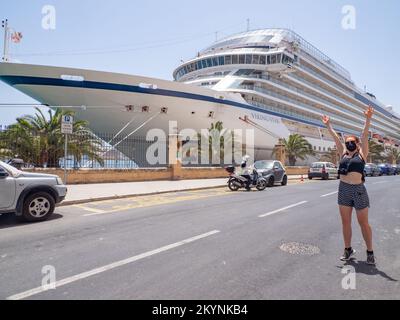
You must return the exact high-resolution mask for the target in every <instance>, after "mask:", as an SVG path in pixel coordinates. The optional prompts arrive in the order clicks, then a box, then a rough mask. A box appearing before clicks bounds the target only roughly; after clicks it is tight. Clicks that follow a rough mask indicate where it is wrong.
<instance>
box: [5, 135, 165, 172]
mask: <svg viewBox="0 0 400 320" xmlns="http://www.w3.org/2000/svg"><path fill="white" fill-rule="evenodd" d="M67 141H68V148H67V150H68V152H67V157H66V158H65V156H64V146H65V136H64V135H62V134H60V133H56V134H23V133H20V134H13V133H11V132H7V131H3V132H0V158H1V159H3V160H7V159H12V158H21V159H23V160H24V162H25V163H26V166H28V167H32V166H33V167H48V168H58V167H64V166H65V165H66V166H67V168H74V169H79V168H105V169H128V168H129V169H132V168H139V167H165V166H167V163H168V149H167V146H168V144H167V141H148V140H147V139H146V138H144V137H128V138H126V137H122V136H119V137H118V136H115V135H113V134H109V133H99V134H94V133H92V132H89V131H82V132H77V133H73V134H69V135H68V139H67ZM155 143H157V145H159V146H161V148H160V149H161V151H160V153H162V154H160V155H159V154H158V150H157V148H156V147H154V144H155ZM151 146H153V148H150V147H151ZM153 149H154V152H153V153H152V154H153V156H152V157H148V156H147V152H148V150H150V151H151V150H153ZM149 158H150V161H148V160H149ZM157 160H159V161H158V162H157Z"/></svg>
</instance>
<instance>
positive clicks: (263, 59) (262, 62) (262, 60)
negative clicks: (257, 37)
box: [260, 56, 266, 64]
mask: <svg viewBox="0 0 400 320" xmlns="http://www.w3.org/2000/svg"><path fill="white" fill-rule="evenodd" d="M265 58H266V57H265V56H260V64H265V60H266V59H265Z"/></svg>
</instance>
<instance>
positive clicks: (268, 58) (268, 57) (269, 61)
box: [267, 56, 271, 64]
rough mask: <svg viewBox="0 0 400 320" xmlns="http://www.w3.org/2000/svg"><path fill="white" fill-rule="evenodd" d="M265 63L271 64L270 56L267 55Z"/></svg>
mask: <svg viewBox="0 0 400 320" xmlns="http://www.w3.org/2000/svg"><path fill="white" fill-rule="evenodd" d="M267 64H271V56H267Z"/></svg>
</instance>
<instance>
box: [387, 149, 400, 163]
mask: <svg viewBox="0 0 400 320" xmlns="http://www.w3.org/2000/svg"><path fill="white" fill-rule="evenodd" d="M385 157H386V161H387V162H389V163H392V164H397V163H399V162H400V151H399V149H397V148H394V147H391V148H388V149H386V152H385Z"/></svg>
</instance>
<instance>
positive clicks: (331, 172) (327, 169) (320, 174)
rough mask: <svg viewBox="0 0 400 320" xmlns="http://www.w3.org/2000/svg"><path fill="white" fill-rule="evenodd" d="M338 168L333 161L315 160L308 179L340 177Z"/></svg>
mask: <svg viewBox="0 0 400 320" xmlns="http://www.w3.org/2000/svg"><path fill="white" fill-rule="evenodd" d="M338 177H339V176H338V168H337V167H336V166H335V165H334V164H333V163H331V162H314V163H313V164H312V165H311V166H310V169H309V170H308V179H310V180H312V179H314V178H321V179H323V180H329V179H338Z"/></svg>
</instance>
